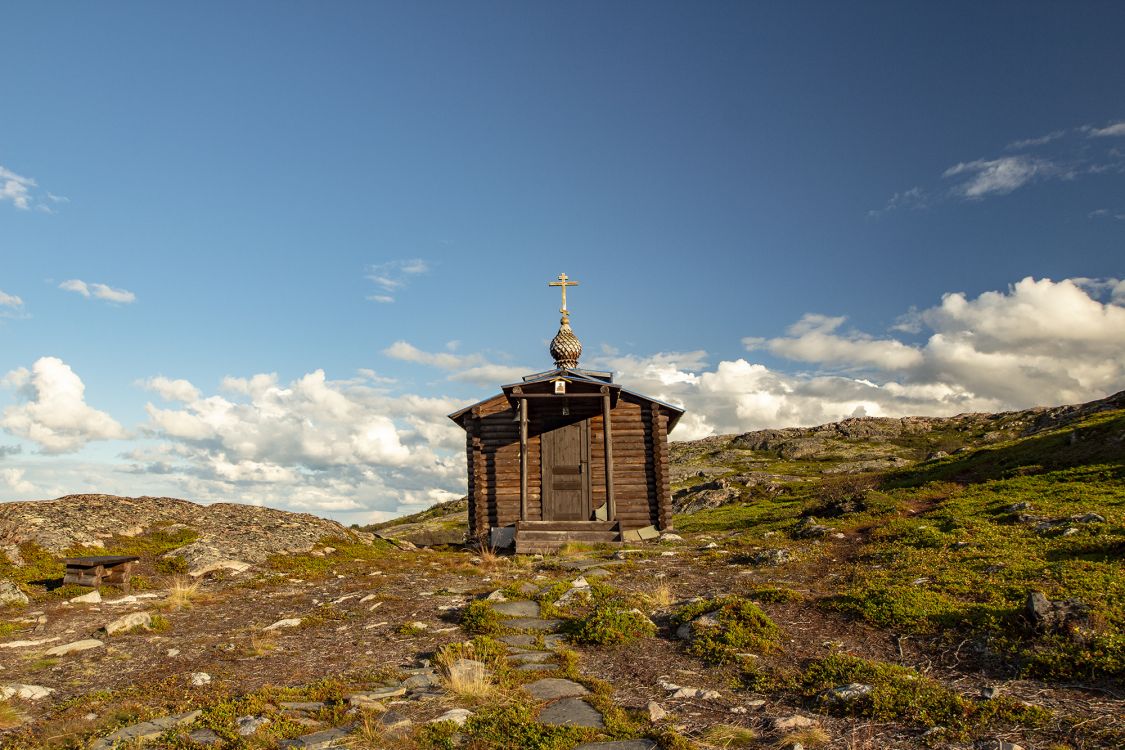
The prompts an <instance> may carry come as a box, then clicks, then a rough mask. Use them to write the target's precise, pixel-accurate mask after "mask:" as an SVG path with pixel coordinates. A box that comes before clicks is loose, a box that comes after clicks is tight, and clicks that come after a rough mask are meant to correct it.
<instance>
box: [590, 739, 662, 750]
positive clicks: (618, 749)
mask: <svg viewBox="0 0 1125 750" xmlns="http://www.w3.org/2000/svg"><path fill="white" fill-rule="evenodd" d="M574 750H656V743H655V742H653V741H652V740H617V741H615V742H587V743H585V744H582V745H579V746H578V747H576V748H574Z"/></svg>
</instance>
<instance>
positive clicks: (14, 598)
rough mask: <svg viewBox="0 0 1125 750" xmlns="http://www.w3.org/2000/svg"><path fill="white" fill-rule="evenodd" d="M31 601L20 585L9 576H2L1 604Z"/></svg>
mask: <svg viewBox="0 0 1125 750" xmlns="http://www.w3.org/2000/svg"><path fill="white" fill-rule="evenodd" d="M29 601H31V600H30V599H28V598H27V594H25V593H23V591H22V590H21V589H20V587H19V586H17V585H16V584H14V583H12V582H11V581H9V580H8V579H7V578H0V605H3V606H20V605H23V604H27V603H28V602H29Z"/></svg>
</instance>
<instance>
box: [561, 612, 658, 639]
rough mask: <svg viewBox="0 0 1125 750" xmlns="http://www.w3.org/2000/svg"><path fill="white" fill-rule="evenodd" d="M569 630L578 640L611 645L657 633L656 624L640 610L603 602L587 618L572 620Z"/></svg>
mask: <svg viewBox="0 0 1125 750" xmlns="http://www.w3.org/2000/svg"><path fill="white" fill-rule="evenodd" d="M568 632H569V635H570V637H571V639H572V640H574V641H575V642H577V643H588V644H591V645H595V646H610V645H619V644H622V643H630V642H632V641H635V640H638V639H640V638H651V637H652V636H653V635H655V633H656V626H655V625H653V624H652V621H651V620H649V619H648V618H647V617H645V615H644V614H642V613H640V612H634V611H630V610H625V609H622V608H621V607H619V606H618V605H616V604H614V603H611V602H602V603H599V604H598V605H596V606H595V607H594V608H593V609H592V610H591V611H590V613H589V614H587V615H586V616H585V617H583V618H581V619H578V620H572V621H571V622H569V623H568Z"/></svg>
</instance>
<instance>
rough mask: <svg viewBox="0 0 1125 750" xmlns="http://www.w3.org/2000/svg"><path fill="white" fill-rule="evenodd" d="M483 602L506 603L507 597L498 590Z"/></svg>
mask: <svg viewBox="0 0 1125 750" xmlns="http://www.w3.org/2000/svg"><path fill="white" fill-rule="evenodd" d="M484 600H485V601H486V602H506V601H508V597H506V596H504V592H503V591H501V590H500V589H496V590H495V591H493V592H492V593H491V594H489V595H488V596H486V597H485V598H484Z"/></svg>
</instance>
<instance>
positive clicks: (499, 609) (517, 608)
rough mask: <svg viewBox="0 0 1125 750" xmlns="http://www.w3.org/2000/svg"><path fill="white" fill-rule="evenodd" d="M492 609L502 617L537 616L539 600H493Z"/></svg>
mask: <svg viewBox="0 0 1125 750" xmlns="http://www.w3.org/2000/svg"><path fill="white" fill-rule="evenodd" d="M492 609H493V610H495V611H496V614H498V615H501V616H502V617H538V616H539V602H532V601H514V602H493V603H492Z"/></svg>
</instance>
